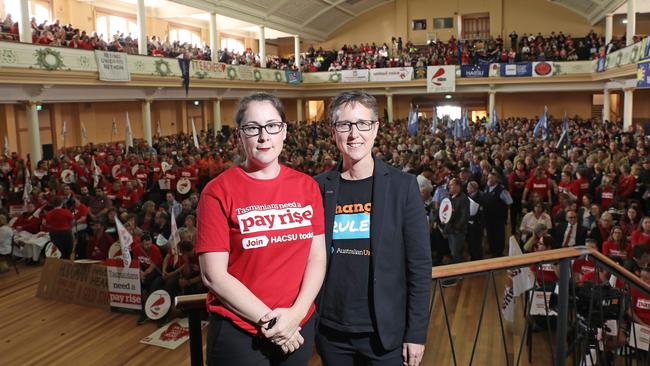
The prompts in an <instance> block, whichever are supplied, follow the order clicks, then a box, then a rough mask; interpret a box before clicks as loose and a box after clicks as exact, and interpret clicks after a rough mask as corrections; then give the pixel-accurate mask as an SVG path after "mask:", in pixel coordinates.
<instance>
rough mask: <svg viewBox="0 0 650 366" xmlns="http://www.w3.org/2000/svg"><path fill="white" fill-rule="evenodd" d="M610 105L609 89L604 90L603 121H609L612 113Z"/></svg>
mask: <svg viewBox="0 0 650 366" xmlns="http://www.w3.org/2000/svg"><path fill="white" fill-rule="evenodd" d="M609 110H610V105H609V89H605V90H604V91H603V123H604V122H605V121H609V115H610V112H609Z"/></svg>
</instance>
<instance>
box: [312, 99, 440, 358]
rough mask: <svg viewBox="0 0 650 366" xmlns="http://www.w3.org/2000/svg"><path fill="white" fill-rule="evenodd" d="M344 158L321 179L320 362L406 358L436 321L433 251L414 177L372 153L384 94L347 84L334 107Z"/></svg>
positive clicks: (419, 349) (420, 349)
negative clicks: (432, 314) (324, 257)
mask: <svg viewBox="0 0 650 366" xmlns="http://www.w3.org/2000/svg"><path fill="white" fill-rule="evenodd" d="M328 115H329V119H330V121H331V129H332V135H333V137H334V140H335V142H336V146H337V148H338V149H339V151H340V153H341V158H342V161H341V162H340V163H339V164H338V165H337V166H336V167H335V168H333V169H332V170H330V171H328V172H325V173H323V174H321V175H319V176H318V177H316V180H317V181H318V184H319V187H320V189H321V193H322V194H323V204H324V211H325V241H326V245H327V254H328V270H327V274H326V277H325V282H324V284H323V288H322V289H321V293H320V298H319V300H318V302H317V303H318V309H319V313H320V325H319V328H318V334H317V337H316V342H317V347H318V350H319V353H320V355H321V358H322V360H323V364H324V365H325V366H333V365H353V364H354V365H366V364H368V365H369V364H372V365H402V364H404V365H409V366H417V365H419V363H420V361H421V360H422V355H423V353H424V345H425V343H426V336H427V328H428V324H429V308H428V306H429V303H428V302H429V296H430V291H431V250H430V247H429V231H428V228H427V219H426V214H425V212H424V208H423V205H422V199H421V198H420V190H419V189H418V184H417V182H416V178H415V176H413V175H410V174H406V173H403V172H401V171H399V170H397V169H394V168H392V167H390V166H388V165H386V164H385V163H383V162H382V161H381V160H379V159H376V158H374V157H373V156H372V155H371V149H372V147H373V145H374V141H375V138H376V136H377V131H378V130H379V122H378V118H377V101H376V100H375V98H374V97H373V96H371V95H368V94H367V93H364V92H357V91H350V92H343V93H341V94H340V95H339V96H337V97H336V98H334V100H333V101H332V103H331V104H330V106H329V109H328Z"/></svg>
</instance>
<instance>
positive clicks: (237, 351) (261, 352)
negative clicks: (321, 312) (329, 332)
mask: <svg viewBox="0 0 650 366" xmlns="http://www.w3.org/2000/svg"><path fill="white" fill-rule="evenodd" d="M315 318H316V314H313V315H312V316H311V318H309V320H308V321H307V323H305V324H304V325H303V326H302V329H301V330H300V335H302V337H303V338H304V339H305V343H304V344H303V345H302V346H301V347H300V348H299V349H298V350H297V351H295V352H293V353H289V354H287V355H285V354H283V353H282V349H281V348H280V347H279V346H276V345H274V344H273V343H271V342H270V341H269V340H267V339H266V338H264V337H263V336H261V335H258V336H253V335H251V334H250V333H248V332H246V331H245V330H243V329H241V328H239V327H237V326H236V325H234V324H233V323H232V322H231V321H230V320H228V319H226V318H224V317H222V316H220V315H216V314H211V315H210V325H209V327H208V340H207V344H206V348H207V350H206V364H207V365H208V366H221V365H224V366H230V365H237V366H306V365H307V364H308V363H309V359H310V358H311V355H312V352H313V348H314V333H315V323H316V320H315Z"/></svg>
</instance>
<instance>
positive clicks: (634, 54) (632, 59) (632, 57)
mask: <svg viewBox="0 0 650 366" xmlns="http://www.w3.org/2000/svg"><path fill="white" fill-rule="evenodd" d="M637 56H639V45H638V44H635V45H634V47H633V48H632V53H630V63H631V64H633V63H635V62H636V60H637Z"/></svg>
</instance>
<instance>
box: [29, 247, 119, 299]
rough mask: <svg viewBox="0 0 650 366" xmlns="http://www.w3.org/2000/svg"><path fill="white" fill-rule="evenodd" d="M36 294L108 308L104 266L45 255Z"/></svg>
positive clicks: (46, 297)
mask: <svg viewBox="0 0 650 366" xmlns="http://www.w3.org/2000/svg"><path fill="white" fill-rule="evenodd" d="M36 296H38V297H40V298H44V299H52V300H57V301H63V302H67V303H72V304H78V305H83V306H92V307H97V308H100V309H104V310H110V308H109V306H108V291H107V285H106V267H105V266H104V265H102V264H95V263H76V262H72V261H69V260H63V259H56V258H47V260H46V261H45V266H44V267H43V271H42V272H41V281H40V283H39V284H38V291H37V292H36Z"/></svg>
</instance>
